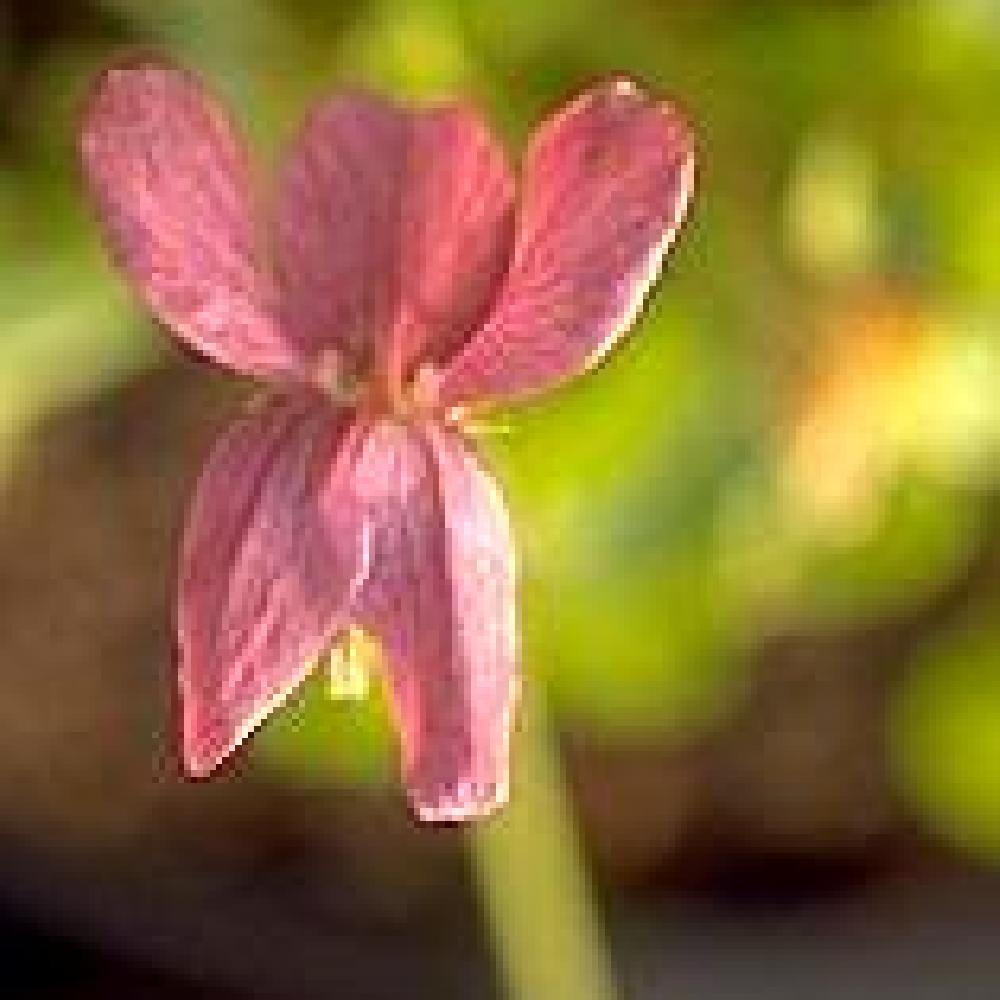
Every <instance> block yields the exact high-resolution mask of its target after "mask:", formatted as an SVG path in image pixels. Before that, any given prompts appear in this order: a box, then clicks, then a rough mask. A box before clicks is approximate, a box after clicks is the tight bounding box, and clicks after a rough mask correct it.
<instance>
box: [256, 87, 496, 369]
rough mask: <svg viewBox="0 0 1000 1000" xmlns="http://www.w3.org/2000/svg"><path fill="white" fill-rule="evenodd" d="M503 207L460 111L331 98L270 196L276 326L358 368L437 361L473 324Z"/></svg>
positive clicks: (481, 148)
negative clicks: (300, 333)
mask: <svg viewBox="0 0 1000 1000" xmlns="http://www.w3.org/2000/svg"><path fill="white" fill-rule="evenodd" d="M512 203H513V182H512V180H511V177H510V174H509V171H508V168H507V164H506V161H505V158H504V154H503V151H502V150H501V149H500V147H499V146H498V145H497V144H496V142H495V141H494V140H493V138H492V137H491V135H490V134H489V132H488V131H487V129H486V128H485V126H484V125H483V124H482V123H480V121H479V120H478V119H477V118H476V117H475V116H473V115H472V114H470V113H469V112H467V111H465V110H463V109H461V108H458V107H441V108H434V109H429V110H426V111H419V112H418V111H408V110H406V109H403V108H399V107H397V106H395V105H393V104H391V103H390V102H388V101H385V100H382V99H380V98H377V97H374V96H371V95H366V94H362V93H354V94H345V95H340V96H337V97H334V98H332V99H331V100H329V101H327V102H325V103H323V104H322V105H320V106H319V107H318V108H317V109H316V110H315V111H314V112H313V113H312V114H311V115H310V116H309V118H308V119H307V121H306V124H305V126H304V127H303V129H302V132H301V135H300V136H299V138H298V140H297V142H296V143H295V145H294V147H293V149H292V152H291V154H290V155H289V157H288V161H287V164H286V167H285V170H284V172H283V176H282V181H281V183H280V185H279V197H278V204H277V206H276V220H275V225H276V230H277V232H276V248H275V249H276V257H277V264H278V269H279V280H280V283H281V288H282V292H283V295H282V308H283V310H284V312H283V315H284V316H285V318H286V321H287V323H288V324H289V325H290V326H292V327H294V328H295V329H301V330H304V331H307V332H308V334H309V336H310V337H311V338H312V340H313V341H314V342H315V343H317V344H321V343H326V344H330V345H333V346H335V347H338V348H340V349H342V350H343V351H344V352H345V354H347V355H348V356H349V357H351V358H353V360H354V364H355V366H356V367H358V368H361V369H364V368H366V367H367V366H368V365H370V364H373V363H374V364H381V365H387V364H388V365H391V366H392V367H394V368H395V369H397V370H403V371H404V372H405V370H406V369H407V368H408V367H409V366H410V365H411V363H412V362H414V361H415V360H417V359H418V358H419V357H420V356H421V355H422V354H423V352H424V350H425V349H427V350H428V351H429V352H430V353H431V354H432V355H434V356H437V355H438V354H441V353H443V352H446V351H447V350H448V349H449V348H450V347H453V346H456V345H457V343H458V342H459V341H460V340H461V338H462V337H463V336H464V335H465V334H467V333H469V332H470V331H471V330H472V329H474V328H475V327H476V326H477V325H478V324H479V323H480V322H481V321H482V319H483V317H484V315H485V313H486V310H487V308H488V305H489V302H490V300H491V298H492V294H493V291H494V286H495V285H496V283H497V281H498V280H499V277H500V274H501V271H502V269H503V266H504V264H505V262H506V259H507V253H508V249H509V240H510V236H511V219H512ZM398 374H399V372H397V375H398Z"/></svg>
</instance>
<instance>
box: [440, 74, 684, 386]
mask: <svg viewBox="0 0 1000 1000" xmlns="http://www.w3.org/2000/svg"><path fill="white" fill-rule="evenodd" d="M693 185H694V151H693V142H692V138H691V135H690V132H689V130H688V129H687V127H686V125H685V124H684V122H683V120H682V119H681V117H680V116H679V115H678V113H677V112H676V111H675V110H674V109H673V108H672V107H671V106H670V105H667V104H664V103H658V102H655V101H653V100H652V99H651V98H650V97H648V96H647V95H646V94H644V93H643V92H642V91H641V90H640V89H639V88H638V87H637V86H636V85H635V84H633V83H631V82H630V81H627V80H611V81H608V82H606V83H603V84H601V85H599V86H597V87H595V88H594V89H592V90H590V91H587V92H586V93H584V94H583V95H582V96H581V97H579V98H577V99H576V100H575V101H573V102H572V103H571V104H570V105H569V106H568V107H566V108H565V109H564V110H562V111H561V112H559V113H558V114H557V115H555V117H553V118H552V119H550V120H549V121H547V122H546V123H545V124H543V125H542V126H541V128H540V129H539V131H538V133H537V134H536V136H535V138H534V140H533V141H532V143H531V145H530V147H529V150H528V153H527V157H526V161H525V168H524V191H523V202H522V206H521V212H520V217H519V219H518V223H517V234H516V243H515V249H514V257H513V261H512V264H511V268H510V270H509V272H508V274H507V277H506V281H505V283H504V286H503V288H502V290H501V292H500V296H499V299H498V301H497V304H496V308H495V310H494V311H493V313H492V315H491V316H490V318H489V319H488V320H487V322H486V324H485V326H484V327H483V328H482V329H481V330H480V331H479V332H478V333H477V334H476V335H475V336H473V337H472V338H471V339H470V340H469V342H468V343H467V344H466V345H465V347H464V349H463V350H462V351H461V352H460V353H459V354H458V355H457V357H456V358H455V359H454V360H453V362H452V363H451V365H450V366H449V367H448V368H447V370H446V371H445V372H444V374H443V379H442V385H441V392H442V395H443V398H445V399H446V400H448V401H450V402H463V401H471V400H475V399H478V398H481V397H486V398H498V397H517V396H521V395H525V394H529V393H533V392H537V391H538V390H541V389H545V388H547V387H548V386H550V385H552V384H553V383H556V382H559V381H562V380H564V379H565V378H567V377H569V376H571V375H573V374H575V373H577V372H579V371H580V370H582V369H586V368H587V367H589V366H591V365H592V364H594V363H596V361H598V360H599V359H600V358H601V357H603V355H604V354H605V353H606V352H607V351H608V350H609V348H610V347H611V346H612V345H613V344H614V342H615V341H616V340H617V339H618V338H619V337H620V336H621V335H622V334H623V333H624V332H625V331H626V330H627V329H628V327H629V326H630V325H631V324H632V323H633V322H634V320H635V318H636V315H637V314H638V312H639V310H640V308H641V307H642V304H643V301H644V299H645V296H646V294H647V292H648V291H649V288H650V286H651V285H652V283H653V282H654V280H655V279H656V276H657V274H658V272H659V268H660V265H661V263H662V260H663V257H664V255H665V254H666V252H667V250H668V249H669V247H670V246H671V244H672V242H673V240H674V237H675V236H676V234H677V231H678V229H679V227H680V225H681V222H682V221H683V218H684V214H685V211H686V209H687V206H688V203H689V201H690V198H691V194H692V190H693Z"/></svg>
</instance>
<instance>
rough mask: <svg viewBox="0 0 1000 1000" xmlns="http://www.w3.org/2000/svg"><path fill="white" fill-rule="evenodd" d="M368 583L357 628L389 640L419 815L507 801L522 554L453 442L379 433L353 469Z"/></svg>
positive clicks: (453, 817)
mask: <svg viewBox="0 0 1000 1000" xmlns="http://www.w3.org/2000/svg"><path fill="white" fill-rule="evenodd" d="M356 485H357V487H358V489H359V491H360V492H359V495H360V496H361V497H363V498H364V501H365V504H366V508H367V512H368V513H367V517H368V524H369V536H368V537H369V544H370V550H369V552H370V574H369V577H368V579H367V581H366V583H365V585H364V586H363V588H362V591H361V595H360V598H359V602H358V606H357V609H356V613H355V614H356V618H357V619H358V621H359V622H360V624H362V625H363V627H365V628H366V629H369V630H371V631H372V632H374V633H375V634H376V635H377V636H378V637H379V638H380V640H381V642H382V646H383V650H384V654H385V656H386V660H387V670H388V680H389V685H390V689H391V694H392V702H393V706H394V710H395V716H396V719H397V721H398V725H399V728H400V738H401V742H402V754H403V773H404V778H405V781H406V785H407V788H408V792H409V797H410V802H411V805H412V807H413V809H414V811H415V813H416V815H417V816H418V817H419V818H420V819H421V820H424V821H426V822H456V821H460V820H467V819H472V818H475V817H477V816H483V815H487V814H488V813H490V812H492V811H493V810H495V809H497V808H498V807H499V806H501V805H503V803H504V802H505V801H506V799H507V791H508V741H509V729H510V724H511V716H512V712H513V704H514V698H515V660H516V633H515V624H514V556H513V548H512V543H511V538H510V528H509V524H508V519H507V512H506V509H505V507H504V504H503V500H502V498H501V497H500V494H499V491H498V490H497V487H496V484H495V483H494V482H493V480H492V479H491V477H490V476H489V475H488V474H487V473H486V472H485V471H483V469H482V468H480V466H479V463H478V461H477V459H476V458H475V456H474V455H473V454H472V453H471V452H469V451H468V450H467V448H466V446H465V444H464V443H463V442H462V441H461V440H460V439H459V438H457V437H456V436H455V435H453V434H451V433H450V432H444V431H440V430H437V429H434V428H432V429H429V430H427V431H426V432H424V433H423V434H419V433H418V432H415V431H412V430H407V429H405V428H402V427H398V426H393V425H388V424H385V425H380V426H377V427H376V428H375V429H374V430H373V431H372V433H371V435H370V437H369V438H368V440H367V442H366V444H365V446H364V448H363V450H362V452H361V458H360V459H359V461H358V464H357V466H356Z"/></svg>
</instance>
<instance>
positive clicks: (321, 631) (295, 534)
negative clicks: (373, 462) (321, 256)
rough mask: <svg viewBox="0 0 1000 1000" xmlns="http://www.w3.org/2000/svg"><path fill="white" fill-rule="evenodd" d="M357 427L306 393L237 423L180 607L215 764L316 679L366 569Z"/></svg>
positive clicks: (214, 477)
mask: <svg viewBox="0 0 1000 1000" xmlns="http://www.w3.org/2000/svg"><path fill="white" fill-rule="evenodd" d="M355 438H356V430H355V429H354V428H353V427H352V425H350V424H349V423H348V421H347V419H346V418H342V419H340V420H339V421H338V419H337V418H336V417H331V412H330V410H329V409H326V408H324V407H321V406H320V405H318V404H315V403H313V402H312V401H311V400H306V401H301V400H300V401H295V402H289V401H276V402H272V403H270V404H268V405H267V406H266V407H265V408H264V409H263V410H261V411H260V412H258V413H255V414H253V415H250V416H247V417H245V418H244V419H242V420H240V421H239V422H238V423H236V424H235V425H234V426H233V427H232V428H231V429H230V430H229V432H228V433H227V434H225V435H224V436H223V437H222V438H221V439H220V440H219V442H218V443H217V444H216V446H215V448H214V450H213V452H212V454H211V456H210V457H209V460H208V463H207V465H206V467H205V469H204V471H203V472H202V474H201V478H200V480H199V482H198V485H197V488H196V490H195V495H194V500H193V502H192V505H191V509H190V512H189V515H188V520H187V528H186V532H185V537H184V540H183V545H182V552H181V567H180V580H179V592H178V607H177V641H178V653H179V665H178V669H179V678H178V679H179V687H180V696H181V715H182V749H183V757H184V762H185V766H186V768H187V770H188V771H189V773H190V774H192V775H194V776H203V775H206V774H208V773H209V772H210V771H212V770H213V769H214V768H215V767H216V766H217V765H218V764H219V763H221V762H222V761H223V760H224V759H225V758H226V757H227V756H228V755H229V754H230V753H232V751H233V750H234V749H235V748H236V747H237V746H238V745H239V744H240V743H241V742H242V741H243V740H244V739H245V738H246V737H247V736H248V735H249V734H250V733H251V731H252V730H253V729H254V728H255V727H256V726H257V725H258V724H259V723H260V722H261V721H262V720H263V719H264V718H265V717H266V716H267V715H268V714H269V713H270V712H271V711H272V710H273V709H275V708H276V707H278V706H279V705H280V704H281V702H283V701H284V699H285V698H286V697H287V696H288V695H289V694H290V693H291V691H292V690H293V689H294V688H295V687H296V686H297V685H298V684H299V683H300V682H301V681H302V679H303V678H304V677H305V675H306V673H307V672H308V670H309V668H310V666H311V665H312V663H313V661H314V660H315V658H316V657H317V656H319V654H320V653H321V652H323V650H324V649H325V648H326V647H327V645H328V644H329V643H330V641H331V640H332V638H333V636H334V634H335V632H336V631H337V630H338V629H339V628H340V627H341V626H342V625H343V624H345V622H346V617H345V615H346V612H347V610H348V608H349V605H350V603H351V600H352V599H353V597H354V593H355V592H356V590H357V589H358V586H359V584H360V581H361V578H362V577H363V574H364V539H363V538H362V537H361V534H360V532H359V530H358V526H359V524H360V521H359V519H358V517H357V514H356V512H353V511H352V508H351V493H350V487H349V480H350V468H351V463H352V455H353V448H354V442H355Z"/></svg>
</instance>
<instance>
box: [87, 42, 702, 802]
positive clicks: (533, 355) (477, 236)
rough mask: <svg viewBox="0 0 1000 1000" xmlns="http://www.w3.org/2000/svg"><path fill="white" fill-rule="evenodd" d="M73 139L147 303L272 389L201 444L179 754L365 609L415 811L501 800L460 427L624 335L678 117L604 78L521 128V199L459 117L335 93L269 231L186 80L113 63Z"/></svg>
mask: <svg viewBox="0 0 1000 1000" xmlns="http://www.w3.org/2000/svg"><path fill="white" fill-rule="evenodd" d="M80 147H81V154H82V162H83V167H84V172H85V176H86V178H87V181H88V183H89V187H90V190H91V192H92V194H93V197H94V199H95V201H96V204H97V208H98V213H99V216H100V220H101V222H102V224H103V228H104V230H105V235H106V238H107V241H108V244H109V247H110V249H111V251H112V253H113V255H114V257H115V259H116V261H117V263H118V265H119V266H120V267H121V269H122V270H123V271H124V272H125V274H126V275H127V276H128V278H129V279H130V280H131V283H132V285H133V286H134V287H135V289H136V290H137V292H138V293H139V294H140V295H141V296H142V298H143V299H144V300H145V302H146V304H147V305H148V306H149V307H150V308H151V309H152V311H153V312H154V313H155V315H156V316H157V317H158V318H159V319H160V320H161V321H162V322H163V323H164V324H165V325H166V327H167V328H168V329H169V330H170V331H171V332H172V333H173V335H174V336H175V337H176V338H177V339H178V340H179V341H180V342H181V344H183V345H184V346H186V347H187V348H190V349H193V350H194V351H196V352H198V353H199V354H201V355H203V356H205V357H207V358H209V359H211V360H212V361H214V362H216V363H217V364H219V365H220V366H222V367H224V368H229V369H231V370H233V371H235V372H237V373H240V374H243V375H249V376H252V377H254V378H256V379H259V380H261V381H263V382H265V383H266V384H267V385H268V386H269V387H270V389H271V394H270V397H269V400H268V401H267V402H265V403H263V404H261V405H259V406H258V407H256V408H255V409H253V410H252V411H251V412H248V413H247V414H246V415H245V416H243V417H242V418H241V419H239V420H238V421H237V422H236V423H235V424H234V425H233V426H232V427H231V428H230V429H229V431H228V433H226V434H224V435H223V436H222V438H221V439H220V440H219V441H218V443H217V444H216V445H215V448H214V450H213V451H212V453H211V455H210V456H209V458H208V462H207V464H206V466H205V468H204V470H203V471H202V473H201V477H200V480H199V482H198V484H197V487H196V490H195V494H194V499H193V502H192V504H191V508H190V512H189V514H188V520H187V526H186V531H185V533H184V538H183V543H182V549H181V559H180V571H179V585H178V594H177V610H176V627H177V645H178V652H179V663H178V678H179V688H180V694H181V716H182V721H181V725H182V740H181V745H182V752H183V758H184V762H185V766H186V769H187V771H188V772H189V773H190V774H191V775H192V776H204V775H207V774H209V773H210V772H211V771H212V770H213V769H215V768H216V767H217V765H218V764H219V763H220V762H221V761H223V760H224V759H225V758H226V757H228V756H229V755H230V754H231V753H232V752H233V750H234V749H235V748H236V747H237V746H238V745H239V744H241V743H242V742H243V740H244V739H245V738H246V737H247V736H248V735H249V734H250V733H251V731H252V730H253V729H254V728H255V727H256V726H257V725H258V724H259V723H260V722H261V721H262V720H263V719H264V718H265V717H266V716H267V715H268V714H269V713H270V712H271V711H273V710H274V709H275V708H276V707H277V706H279V705H280V704H281V703H282V702H283V701H284V700H285V699H286V698H287V697H288V696H289V694H290V693H291V692H292V691H293V690H294V689H295V688H296V686H297V685H299V683H300V682H301V681H302V680H303V678H304V676H305V674H306V673H307V672H308V671H309V670H310V669H311V667H312V666H313V665H314V664H315V662H316V661H317V658H318V657H320V656H322V655H323V654H324V653H325V652H328V651H329V650H331V649H332V648H333V647H334V644H335V643H336V642H337V641H338V639H339V637H341V636H343V634H344V633H345V631H346V630H347V629H348V628H349V627H352V626H358V627H360V628H362V629H363V630H364V631H365V632H366V633H367V634H371V635H373V636H375V637H377V639H378V640H379V641H380V644H381V646H382V648H383V652H384V657H383V658H384V660H385V664H386V668H385V669H386V675H387V678H386V679H387V682H388V686H389V691H390V694H391V698H390V701H391V704H392V707H393V714H394V717H395V719H396V722H397V724H398V728H399V732H400V739H401V745H402V758H403V766H402V770H403V776H404V779H405V782H406V786H407V789H408V792H409V798H410V802H411V804H412V807H413V809H414V811H415V813H416V815H417V816H418V817H419V818H420V819H423V820H427V821H454V820H464V819H469V818H473V817H476V816H481V815H485V814H487V813H489V812H491V811H493V810H494V809H496V808H497V807H498V806H500V805H501V804H503V802H504V801H505V800H506V797H507V791H508V763H507V757H508V736H509V730H510V725H511V719H512V714H513V711H514V702H515V698H516V658H517V633H516V624H515V613H514V549H513V544H512V541H511V534H510V526H509V524H508V517H507V511H506V509H505V506H504V502H503V498H502V496H501V494H500V492H499V490H498V488H497V486H496V484H495V482H494V481H493V478H492V477H491V476H490V474H489V473H488V472H487V471H486V470H485V469H484V468H483V466H482V464H481V462H480V460H479V458H478V456H477V453H476V448H475V445H474V443H473V442H472V441H471V440H470V435H469V428H468V425H467V424H466V422H465V421H466V417H467V415H468V414H469V412H470V407H472V406H476V405H479V404H489V403H493V402H503V403H509V402H511V401H514V400H519V399H522V398H524V397H526V396H530V395H532V394H534V393H538V392H540V391H542V390H545V389H548V388H549V387H551V386H553V385H555V384H557V383H560V382H562V381H564V380H565V379H567V378H569V377H570V376H571V375H573V374H575V373H577V372H579V371H581V370H583V369H586V368H589V367H590V366H591V365H593V364H594V363H595V362H596V361H597V360H599V359H600V358H601V357H602V356H603V355H604V354H605V353H606V352H607V350H608V349H609V348H610V347H611V345H612V344H613V343H614V342H615V341H616V340H617V339H618V338H619V337H620V336H621V334H622V333H624V332H625V330H626V329H627V328H628V327H629V326H630V325H631V323H632V322H633V320H634V318H635V316H636V314H637V313H638V311H639V309H640V308H641V305H642V302H643V299H644V297H645V295H646V293H647V291H648V290H649V287H650V285H651V284H652V282H653V280H654V279H655V277H656V274H657V271H658V269H659V266H660V263H661V261H662V260H663V257H664V255H665V253H666V251H667V249H668V248H669V246H670V244H671V243H672V241H673V239H674V237H675V235H676V233H677V231H678V228H679V226H680V224H681V222H682V219H683V217H684V213H685V210H686V208H687V205H688V201H689V199H690V196H691V191H692V185H693V174H694V158H693V151H692V142H691V139H690V135H689V132H688V130H687V129H686V127H685V125H684V123H683V121H682V119H681V118H680V116H679V115H678V114H677V113H676V111H675V110H674V109H673V108H671V107H670V106H669V105H666V104H663V103H657V102H655V101H653V100H652V99H650V98H649V97H648V96H647V95H646V94H644V93H643V92H642V91H641V90H640V89H639V88H638V87H637V86H636V85H635V84H633V83H631V82H628V81H625V80H621V79H616V80H610V81H607V82H604V83H600V84H598V85H596V86H595V87H593V88H592V89H590V90H588V91H587V92H585V93H584V94H582V95H581V96H580V97H578V98H576V100H574V101H572V102H571V103H570V104H569V105H568V106H567V107H565V108H564V109H563V110H561V111H559V112H558V113H557V114H556V115H555V116H554V117H552V118H550V119H549V120H548V121H546V122H545V123H543V124H542V125H541V127H540V128H539V129H538V130H537V132H536V133H535V135H534V137H533V138H532V140H531V143H530V146H529V148H528V151H527V154H526V157H525V163H524V169H523V182H522V192H521V195H520V198H519V199H518V198H517V197H516V196H515V187H514V181H513V178H512V176H511V173H510V171H509V168H508V165H507V162H506V159H505V156H504V153H503V150H502V149H501V147H500V146H499V145H498V143H497V142H496V140H495V139H494V138H493V136H492V135H491V134H490V132H489V131H488V129H487V128H486V126H485V125H484V124H483V123H482V122H481V121H480V120H479V118H478V117H477V116H476V115H475V114H474V113H473V112H472V111H470V110H469V109H467V108H465V107H463V106H461V105H447V106H434V107H429V108H425V109H419V110H417V109H412V110H411V109H407V108H403V107H400V106H397V105H396V104H393V103H391V102H389V101H387V100H385V99H383V98H380V97H375V96H372V95H370V94H366V93H361V92H349V93H344V94H340V95H338V96H335V97H332V98H330V99H329V100H327V101H325V102H323V103H321V104H320V105H319V106H318V107H317V108H316V109H315V110H314V111H313V112H312V114H311V115H310V116H309V117H308V119H307V120H306V122H305V125H304V126H303V128H302V129H301V132H300V134H299V135H298V137H297V139H296V140H295V141H294V142H293V144H292V149H291V151H290V153H289V154H288V157H287V160H286V162H285V164H284V168H283V170H282V171H281V174H280V179H279V183H278V185H277V192H276V196H275V197H274V200H273V203H272V204H271V205H270V206H269V211H268V212H267V214H266V215H265V216H264V219H263V222H264V224H263V225H261V226H258V216H257V215H256V214H255V212H254V206H253V189H252V187H251V184H250V181H249V177H248V169H247V162H246V154H245V151H244V148H243V145H242V144H241V142H240V140H239V138H238V136H237V133H236V131H235V130H234V128H233V126H232V125H231V124H230V122H229V120H228V118H227V117H226V116H225V115H224V113H223V111H222V110H221V109H220V108H219V107H218V105H217V104H216V103H215V101H214V100H213V99H212V98H211V97H210V96H209V95H208V94H206V92H205V90H204V89H203V88H202V86H201V85H200V83H199V82H198V81H197V80H196V79H195V78H194V77H193V76H192V75H190V74H189V73H187V72H185V71H182V70H179V69H176V68H174V67H171V66H168V65H163V64H159V63H157V62H153V61H141V62H133V63H130V64H123V65H119V66H115V67H113V68H110V69H108V70H106V71H105V72H104V73H103V75H102V76H101V77H100V78H99V80H98V81H97V83H96V85H95V87H94V90H93V93H92V94H91V96H90V98H89V99H88V102H87V104H86V108H85V114H84V120H83V123H82V131H81V135H80Z"/></svg>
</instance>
